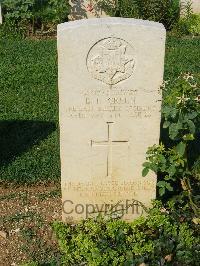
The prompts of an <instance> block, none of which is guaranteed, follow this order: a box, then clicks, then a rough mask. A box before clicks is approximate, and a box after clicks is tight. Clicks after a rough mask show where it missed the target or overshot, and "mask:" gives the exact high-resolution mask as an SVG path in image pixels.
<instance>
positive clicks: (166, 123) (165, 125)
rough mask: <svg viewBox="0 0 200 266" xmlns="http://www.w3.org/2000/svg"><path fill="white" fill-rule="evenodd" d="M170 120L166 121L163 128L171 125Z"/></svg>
mask: <svg viewBox="0 0 200 266" xmlns="http://www.w3.org/2000/svg"><path fill="white" fill-rule="evenodd" d="M170 124H171V123H170V122H169V121H165V122H164V124H163V128H168V127H169V126H170Z"/></svg>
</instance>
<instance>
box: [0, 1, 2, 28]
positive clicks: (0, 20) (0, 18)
mask: <svg viewBox="0 0 200 266" xmlns="http://www.w3.org/2000/svg"><path fill="white" fill-rule="evenodd" d="M0 24H2V9H1V3H0Z"/></svg>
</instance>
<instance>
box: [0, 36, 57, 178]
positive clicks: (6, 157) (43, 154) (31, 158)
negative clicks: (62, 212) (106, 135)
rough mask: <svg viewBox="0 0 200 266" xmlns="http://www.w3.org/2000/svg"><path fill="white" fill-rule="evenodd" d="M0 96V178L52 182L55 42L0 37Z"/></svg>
mask: <svg viewBox="0 0 200 266" xmlns="http://www.w3.org/2000/svg"><path fill="white" fill-rule="evenodd" d="M0 99H1V101H0V178H1V180H4V181H9V182H10V181H15V182H17V183H24V182H27V183H33V182H37V181H42V182H43V181H44V182H46V181H49V180H58V179H59V177H60V162H59V138H58V91H57V55H56V41H55V40H43V41H35V40H21V41H19V40H18V41H11V40H1V42H0Z"/></svg>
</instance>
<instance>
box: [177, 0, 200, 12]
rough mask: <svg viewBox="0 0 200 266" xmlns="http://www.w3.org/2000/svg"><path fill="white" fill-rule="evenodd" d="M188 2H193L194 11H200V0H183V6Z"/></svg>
mask: <svg viewBox="0 0 200 266" xmlns="http://www.w3.org/2000/svg"><path fill="white" fill-rule="evenodd" d="M187 2H191V3H192V11H193V13H200V0H191V1H190V0H181V4H182V6H184V5H186V3H187Z"/></svg>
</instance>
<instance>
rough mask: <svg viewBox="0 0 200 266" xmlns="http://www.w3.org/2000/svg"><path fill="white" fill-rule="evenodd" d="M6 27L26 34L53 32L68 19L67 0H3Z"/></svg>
mask: <svg viewBox="0 0 200 266" xmlns="http://www.w3.org/2000/svg"><path fill="white" fill-rule="evenodd" d="M1 2H2V10H3V20H4V23H5V25H4V27H5V28H6V29H7V30H8V31H9V29H10V31H13V30H15V31H16V32H17V33H20V34H22V35H25V36H29V35H35V34H36V33H40V34H43V35H44V34H48V35H49V34H52V33H55V31H56V25H57V24H59V23H62V22H65V21H67V16H68V14H69V4H68V1H67V0H2V1H1Z"/></svg>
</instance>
